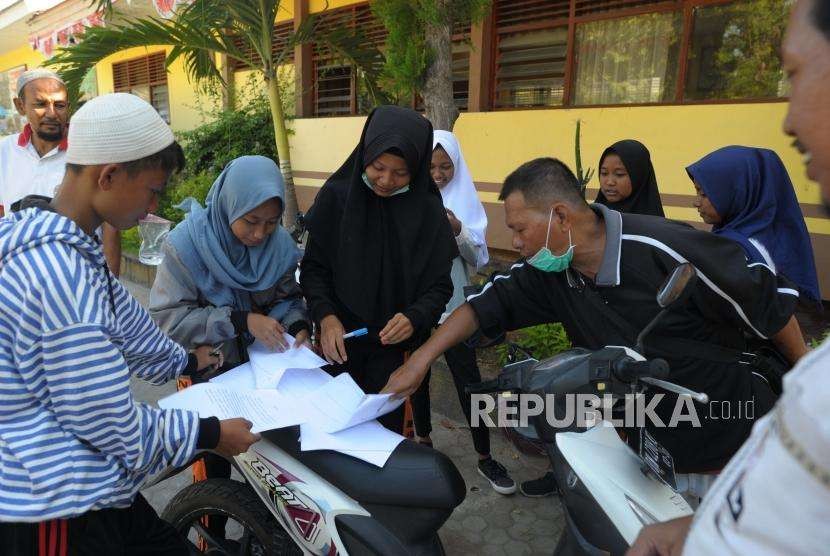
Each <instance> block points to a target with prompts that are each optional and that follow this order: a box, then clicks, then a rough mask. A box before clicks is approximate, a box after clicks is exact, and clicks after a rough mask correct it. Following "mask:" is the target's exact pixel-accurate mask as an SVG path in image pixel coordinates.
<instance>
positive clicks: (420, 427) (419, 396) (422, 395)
mask: <svg viewBox="0 0 830 556" xmlns="http://www.w3.org/2000/svg"><path fill="white" fill-rule="evenodd" d="M444 359H446V360H447V367H449V369H450V374H452V380H453V382H454V383H455V390H456V392H458V401H459V402H461V409H462V411H463V412H464V418H465V419H467V424H468V425H470V434H471V435H472V437H473V446H474V447H475V449H476V452H478V453H479V454H481V455H482V456H487V455H490V431H489V430H487V427H486V426H485V425H484V424H483V423H481V422H479V426H477V427H473V426H472V425H471V424H470V416H471V415H472V408H471V405H472V404H471V400H470V396H469V395H467V394H465V393H464V387H465V386H466V385H468V384H472V383H475V382H481V373H480V372H479V370H478V363H477V362H476V350H475V349H473V348H471V347H470V346H468V345H467V344H465V343H464V342H461V343H460V344H458V345H456V346H454V347H451V348H450V349H448V350H447V351H446V353H444ZM431 374H432V371H429V372H427V376H426V378H424V381H423V382H422V383H421V386H419V387H418V390H416V391H415V393H414V394H412V398H411V401H412V420H413V421H414V422H415V434H417V435H418V436H420V437H425V436H428V435H429V433H431V432H432V420H431V413H432V408H431V405H430V400H429V379H430V376H431Z"/></svg>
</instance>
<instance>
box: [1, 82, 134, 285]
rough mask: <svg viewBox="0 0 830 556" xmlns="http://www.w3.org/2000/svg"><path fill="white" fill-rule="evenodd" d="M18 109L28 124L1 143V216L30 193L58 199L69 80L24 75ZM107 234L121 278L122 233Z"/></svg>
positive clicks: (107, 249)
mask: <svg viewBox="0 0 830 556" xmlns="http://www.w3.org/2000/svg"><path fill="white" fill-rule="evenodd" d="M14 106H15V108H17V112H18V113H19V114H20V115H21V116H24V117H25V118H26V120H27V122H28V123H27V124H26V127H24V128H23V131H22V132H20V133H18V134H15V135H10V136H8V137H5V138H3V139H2V140H0V205H2V206H0V215H2V214H5V213H9V212H11V211H12V210H13V209H14V208H16V207H14V205H15V203H17V202H18V201H20V200H21V199H22V198H23V197H26V196H27V195H43V196H45V197H50V198H51V197H54V195H55V190H56V189H57V187H58V185H60V183H61V181H62V180H63V174H64V169H65V166H66V146H67V143H66V135H67V130H68V129H69V125H68V121H69V101H68V99H67V92H66V85H65V84H64V82H63V80H61V78H60V77H59V76H58V75H57V74H56V73H54V72H51V71H49V70H45V69H40V68H39V69H34V70H29V71H27V72H25V73H23V74H22V75H21V76H20V78H19V79H18V80H17V98H15V99H14ZM102 232H103V233H102V240H103V248H104V255H105V256H106V259H107V266H109V268H110V270H111V271H112V273H113V274H115V275H116V276H118V271H119V269H120V265H121V234H120V232H118V230H116V229H115V228H113V227H112V226H109V225H108V224H104V226H103V229H102Z"/></svg>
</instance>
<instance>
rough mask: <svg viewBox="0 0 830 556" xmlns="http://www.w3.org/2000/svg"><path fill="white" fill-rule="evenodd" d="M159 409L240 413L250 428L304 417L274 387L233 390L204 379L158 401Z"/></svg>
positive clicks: (286, 423) (203, 414)
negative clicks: (272, 388) (203, 381)
mask: <svg viewBox="0 0 830 556" xmlns="http://www.w3.org/2000/svg"><path fill="white" fill-rule="evenodd" d="M158 404H159V407H160V408H162V409H186V410H189V411H196V412H198V413H199V417H218V418H219V419H220V420H222V419H232V418H234V417H244V418H245V419H247V420H249V421H250V422H251V423H253V427H251V432H261V431H267V430H271V429H279V428H282V427H290V426H292V425H299V424H300V423H302V422H303V421H304V418H303V416H302V414H301V413H302V412H300V411H298V410H297V407H296V406H295V404H294V403H293V402H292V401H291V400H290V399H289V398H287V397H285V396H282V395H281V394H280V393H279V392H277V391H276V390H249V391H244V390H236V389H232V388H226V387H224V386H221V385H218V384H215V383H210V382H205V383H202V384H194V385H193V386H190V387H188V388H185V389H184V390H180V391H179V392H176V393H175V394H171V395H170V396H167V397H166V398H162V399H160V400H159V402H158Z"/></svg>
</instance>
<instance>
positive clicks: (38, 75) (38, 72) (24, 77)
mask: <svg viewBox="0 0 830 556" xmlns="http://www.w3.org/2000/svg"><path fill="white" fill-rule="evenodd" d="M35 79H54V80H55V81H57V82H58V83H60V84H61V85H63V86H64V87H66V83H64V82H63V79H61V78H60V76H59V75H58V74H57V73H55V72H54V71H50V70H48V69H43V68H35V69H32V70H29V71H24V72H23V73H21V74H20V77H18V78H17V98H20V91H22V90H23V87H25V86H26V85H27V84H28V83H29V82H30V81H34V80H35Z"/></svg>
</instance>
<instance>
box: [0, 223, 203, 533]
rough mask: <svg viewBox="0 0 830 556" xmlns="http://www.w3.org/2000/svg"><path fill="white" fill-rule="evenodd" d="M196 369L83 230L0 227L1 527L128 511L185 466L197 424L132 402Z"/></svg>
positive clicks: (190, 416) (191, 416) (186, 415)
mask: <svg viewBox="0 0 830 556" xmlns="http://www.w3.org/2000/svg"><path fill="white" fill-rule="evenodd" d="M186 364H187V354H186V353H185V351H184V349H183V348H182V347H181V346H179V345H178V344H176V343H174V342H173V341H172V340H170V339H169V338H168V337H167V336H165V335H164V334H163V333H162V332H161V331H160V330H159V329H158V327H156V325H155V324H154V323H153V321H152V320H151V319H150V316H149V315H148V314H147V312H146V311H145V310H144V309H143V308H142V307H141V306H140V305H139V303H138V302H137V301H136V300H135V299H134V298H133V297H132V296H131V295H130V294H129V293H128V292H127V291H126V290H125V289H124V288H123V287H122V286H121V285H120V284H119V283H118V281H117V280H116V279H114V278H111V276H110V274H109V271H108V270H107V269H106V262H105V260H104V255H103V253H102V251H101V248H100V247H99V245H98V244H97V243H96V241H95V240H94V239H92V238H91V237H89V236H88V235H87V234H86V233H84V232H83V231H82V230H81V229H80V228H79V227H78V226H77V225H76V224H75V223H74V222H73V221H71V220H69V219H67V218H65V217H63V216H60V215H58V214H55V213H52V212H48V211H44V210H41V209H39V208H30V209H27V210H24V211H21V212H19V213H14V214H11V215H9V216H6V217H5V218H3V219H0V521H8V522H36V521H43V520H47V519H53V518H66V517H73V516H77V515H80V514H82V513H84V512H86V511H89V510H98V509H103V508H123V507H127V506H129V505H130V504H131V503H132V501H133V498H134V497H135V495H136V493H137V492H138V490H139V488H140V487H141V485H142V483H143V482H144V480H145V478H146V477H147V476H148V475H151V474H153V473H156V472H158V471H159V470H161V469H163V468H164V467H166V466H168V465H182V464H184V463H186V462H187V461H188V460H189V458H190V457H191V456H192V455H193V452H194V450H195V446H196V441H197V437H198V432H199V418H198V415H197V414H196V413H193V412H187V411H180V410H160V409H156V408H154V407H150V406H147V405H144V404H140V403H136V402H135V401H134V400H133V399H132V396H131V394H130V375H131V374H135V375H136V376H137V377H139V378H141V379H144V380H147V381H149V382H151V383H154V384H162V383H164V382H166V381H168V380H170V379H173V378H175V377H176V376H177V375H178V374H179V373H180V371H181V370H182V369H183V368H184V367H185V365H186Z"/></svg>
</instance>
